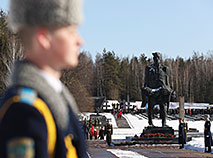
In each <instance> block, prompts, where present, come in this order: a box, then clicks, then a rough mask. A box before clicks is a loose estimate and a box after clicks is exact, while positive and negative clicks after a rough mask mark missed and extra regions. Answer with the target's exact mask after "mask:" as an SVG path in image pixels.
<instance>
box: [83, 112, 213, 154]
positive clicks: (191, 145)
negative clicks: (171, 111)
mask: <svg viewBox="0 0 213 158" xmlns="http://www.w3.org/2000/svg"><path fill="white" fill-rule="evenodd" d="M90 114H91V113H84V115H85V116H87V117H88V116H89V115H90ZM100 114H101V115H104V116H106V118H108V119H109V120H110V123H111V124H112V125H113V135H112V139H125V138H126V137H127V136H134V135H135V134H137V135H140V134H141V133H142V131H143V129H144V127H146V126H148V120H147V119H144V118H143V117H141V116H139V115H131V114H124V115H123V117H125V118H126V120H127V122H128V123H129V125H130V127H131V128H118V127H117V124H116V121H115V118H114V116H113V115H112V114H111V113H100ZM187 123H188V128H196V129H197V130H199V132H201V133H203V130H204V123H205V122H204V121H187ZM153 124H154V125H155V126H161V120H158V119H154V120H153ZM167 125H168V126H170V127H172V128H173V129H174V130H178V125H179V121H178V120H167ZM212 128H213V127H212V126H211V131H212V130H213V129H212ZM185 148H186V149H191V150H197V151H204V137H203V136H202V137H199V138H192V141H190V142H187V144H186V145H185Z"/></svg>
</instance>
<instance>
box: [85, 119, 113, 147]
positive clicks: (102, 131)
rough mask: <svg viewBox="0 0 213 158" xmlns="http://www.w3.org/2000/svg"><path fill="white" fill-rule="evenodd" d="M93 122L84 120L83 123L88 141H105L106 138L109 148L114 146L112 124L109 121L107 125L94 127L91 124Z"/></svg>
mask: <svg viewBox="0 0 213 158" xmlns="http://www.w3.org/2000/svg"><path fill="white" fill-rule="evenodd" d="M91 122H92V121H89V122H87V121H86V120H84V122H83V130H84V134H85V138H86V139H90V140H92V139H93V138H94V139H95V140H97V139H100V140H104V138H105V136H106V142H107V144H108V145H109V146H111V145H112V134H113V127H112V124H110V123H109V121H108V120H107V122H106V124H105V125H104V124H103V123H101V124H99V125H94V124H92V123H91Z"/></svg>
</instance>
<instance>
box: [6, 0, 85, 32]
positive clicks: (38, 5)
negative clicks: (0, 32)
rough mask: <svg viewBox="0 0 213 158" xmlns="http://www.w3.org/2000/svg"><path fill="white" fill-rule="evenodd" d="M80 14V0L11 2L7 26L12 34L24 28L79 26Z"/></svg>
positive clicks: (17, 0)
mask: <svg viewBox="0 0 213 158" xmlns="http://www.w3.org/2000/svg"><path fill="white" fill-rule="evenodd" d="M82 14H83V13H82V0H11V1H10V12H9V16H8V25H9V27H10V29H11V30H12V31H13V32H18V31H20V30H21V29H22V28H25V27H37V26H44V27H58V26H66V25H79V24H80V23H81V22H82V18H83V15H82Z"/></svg>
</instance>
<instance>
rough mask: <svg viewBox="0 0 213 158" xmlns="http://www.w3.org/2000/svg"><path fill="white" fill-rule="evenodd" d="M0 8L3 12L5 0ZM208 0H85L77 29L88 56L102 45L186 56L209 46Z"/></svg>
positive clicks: (212, 3)
mask: <svg viewBox="0 0 213 158" xmlns="http://www.w3.org/2000/svg"><path fill="white" fill-rule="evenodd" d="M0 7H1V8H3V9H4V10H8V0H1V2H0ZM212 7H213V0H131V1H130V0H85V1H84V16H85V17H84V18H85V19H84V23H83V25H81V27H80V29H79V31H80V34H81V35H82V37H83V39H84V46H83V47H82V50H85V51H88V52H90V53H91V55H92V57H93V59H95V56H96V54H97V53H98V52H99V53H102V52H103V49H104V48H106V50H107V51H112V50H113V51H114V52H115V53H116V55H117V56H119V57H128V56H129V57H130V58H131V57H132V56H133V55H134V56H140V54H141V53H144V54H146V55H147V56H148V57H151V53H152V52H154V51H159V52H161V53H162V54H163V56H164V57H172V58H176V57H177V56H180V57H183V58H189V57H191V56H192V55H193V51H198V52H200V53H204V54H206V53H207V52H208V51H209V50H213V9H212Z"/></svg>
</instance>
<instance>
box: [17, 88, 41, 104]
mask: <svg viewBox="0 0 213 158" xmlns="http://www.w3.org/2000/svg"><path fill="white" fill-rule="evenodd" d="M18 95H19V99H20V102H22V103H26V104H30V105H32V104H33V103H34V102H35V100H36V98H37V93H36V91H35V90H34V89H31V88H20V89H19V92H18Z"/></svg>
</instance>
